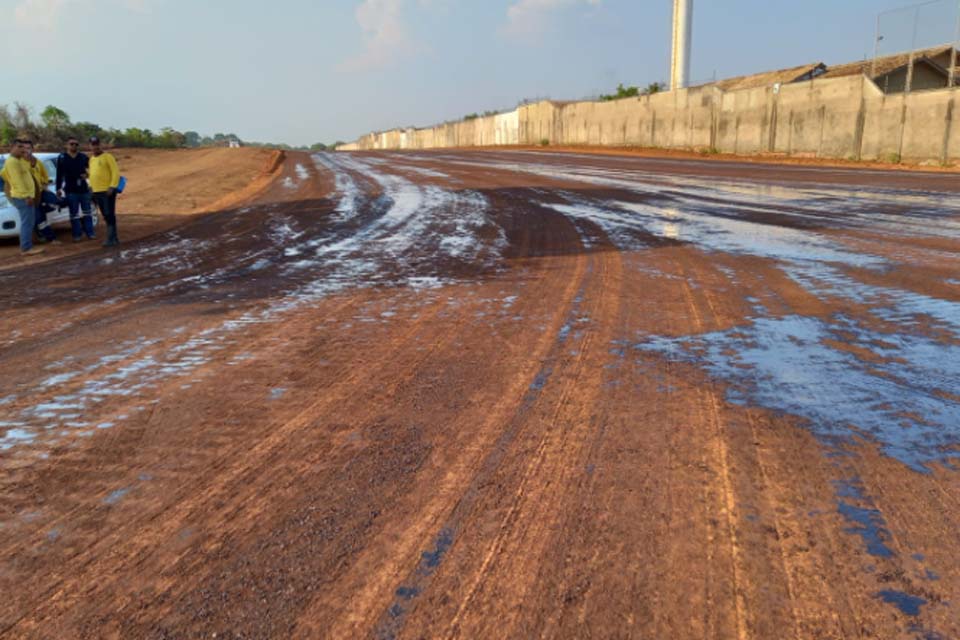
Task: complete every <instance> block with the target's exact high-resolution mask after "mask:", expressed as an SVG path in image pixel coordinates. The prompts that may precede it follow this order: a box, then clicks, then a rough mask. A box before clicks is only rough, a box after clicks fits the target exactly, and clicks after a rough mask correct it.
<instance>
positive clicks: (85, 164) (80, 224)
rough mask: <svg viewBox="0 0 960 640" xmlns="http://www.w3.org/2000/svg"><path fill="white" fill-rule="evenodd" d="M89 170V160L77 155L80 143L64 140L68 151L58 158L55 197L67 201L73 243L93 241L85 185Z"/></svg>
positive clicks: (91, 213) (87, 187) (88, 188)
mask: <svg viewBox="0 0 960 640" xmlns="http://www.w3.org/2000/svg"><path fill="white" fill-rule="evenodd" d="M89 167H90V159H89V158H88V157H87V154H85V153H83V152H82V151H80V142H79V141H78V140H77V139H76V138H75V137H74V136H70V137H69V138H67V150H66V151H64V152H63V153H61V154H60V155H59V156H57V194H58V195H59V196H60V197H61V198H65V199H66V201H67V207H69V208H70V231H71V232H72V234H73V241H74V242H80V241H81V240H83V236H84V235H86V236H87V237H88V238H90V239H91V240H92V239H94V238H96V235H95V234H94V232H93V205H92V204H91V199H90V185H88V184H87V170H88V169H89ZM81 213H82V215H81Z"/></svg>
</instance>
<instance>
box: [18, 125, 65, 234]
mask: <svg viewBox="0 0 960 640" xmlns="http://www.w3.org/2000/svg"><path fill="white" fill-rule="evenodd" d="M24 146H25V147H26V156H25V158H26V159H27V161H29V162H30V173H31V175H32V176H33V181H34V182H35V183H36V185H37V188H36V195H35V196H34V199H35V202H34V210H33V215H34V219H33V221H34V223H35V224H36V230H37V235H38V236H39V237H40V241H41V242H53V243H57V234H55V233H54V232H53V228H51V227H50V223H49V222H47V211H52V210H53V208H54V207H56V206H57V205H59V204H60V201H59V200H58V199H57V196H55V195H54V194H53V193H52V192H50V191H48V190H47V185H49V184H50V174H49V173H48V172H47V167H46V166H45V165H44V164H43V162H42V161H41V160H40V159H39V158H37V157H36V156H35V155H33V143H32V142H30V143H29V144H26V145H24ZM57 244H59V243H57Z"/></svg>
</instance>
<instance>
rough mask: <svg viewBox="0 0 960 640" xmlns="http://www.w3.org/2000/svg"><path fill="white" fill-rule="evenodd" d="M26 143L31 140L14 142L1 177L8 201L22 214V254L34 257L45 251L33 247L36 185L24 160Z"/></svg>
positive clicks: (28, 163)
mask: <svg viewBox="0 0 960 640" xmlns="http://www.w3.org/2000/svg"><path fill="white" fill-rule="evenodd" d="M25 142H29V140H25V139H21V138H17V140H15V141H14V143H13V147H12V148H11V149H10V155H9V156H7V159H6V161H5V162H4V163H3V171H2V172H0V176H2V177H3V185H4V191H5V192H6V193H7V199H8V200H9V201H10V204H12V205H13V206H14V208H15V209H16V210H17V213H19V214H20V253H21V255H25V256H33V255H36V254H38V253H43V249H41V248H39V247H34V246H33V214H34V209H33V208H34V205H35V202H36V200H35V196H36V183H35V182H34V180H33V174H32V173H31V172H30V162H29V161H27V160H26V159H25V158H24V156H25V154H26V149H25V147H24V143H25Z"/></svg>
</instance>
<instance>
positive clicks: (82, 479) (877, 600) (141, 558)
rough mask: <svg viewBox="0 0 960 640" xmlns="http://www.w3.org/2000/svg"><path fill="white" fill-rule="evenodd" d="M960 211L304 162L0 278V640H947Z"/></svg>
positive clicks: (847, 193)
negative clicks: (139, 232) (171, 217)
mask: <svg viewBox="0 0 960 640" xmlns="http://www.w3.org/2000/svg"><path fill="white" fill-rule="evenodd" d="M957 191H958V188H957V184H956V182H955V180H953V179H952V177H949V176H937V175H934V174H924V175H917V174H908V173H892V174H885V173H880V172H862V173H861V172H856V171H840V172H838V171H829V170H826V169H821V168H796V167H785V166H775V167H755V166H751V165H746V164H739V165H737V164H731V163H700V162H689V161H684V160H680V159H671V160H649V159H641V158H631V157H603V156H596V157H589V158H583V157H574V156H570V155H565V154H544V153H537V154H530V153H517V152H498V153H492V152H482V153H481V152H446V153H421V154H410V153H405V154H387V153H371V154H334V155H324V156H317V157H316V158H311V157H310V156H308V155H306V154H288V156H287V158H286V159H285V161H284V164H283V166H282V167H281V169H280V172H279V174H278V175H277V176H276V179H275V180H273V182H272V183H271V186H270V187H269V188H268V190H267V191H266V192H264V193H262V194H261V195H259V196H258V197H256V198H254V199H252V200H251V201H249V202H247V203H245V204H244V205H242V206H239V205H237V206H235V207H233V208H231V209H229V210H225V211H220V212H216V213H212V214H209V215H206V216H201V217H194V218H191V219H189V220H188V221H187V222H186V223H184V224H182V225H180V226H178V227H177V228H176V229H173V230H170V231H165V232H161V233H156V234H153V235H150V236H147V237H144V238H141V239H138V240H135V241H131V242H127V243H125V244H124V245H123V246H122V247H121V248H120V249H119V250H115V251H108V250H97V251H93V252H87V253H83V254H80V255H74V256H67V257H64V258H62V259H60V260H56V261H52V262H47V263H42V264H37V265H30V266H23V267H20V268H13V269H8V270H6V271H3V272H0V285H2V286H0V307H2V308H3V310H4V312H3V314H2V317H0V324H2V329H3V331H2V333H0V336H2V337H0V363H2V366H0V483H2V484H0V532H2V535H0V592H2V593H3V594H4V596H5V597H4V598H2V599H0V637H4V638H201V637H203V638H210V637H216V638H359V637H370V638H441V637H443V638H531V637H550V638H737V639H745V638H758V639H769V638H776V639H780V638H804V639H806V638H809V639H814V638H817V639H823V638H955V637H960V616H958V615H957V608H956V607H957V606H958V603H960V540H958V538H957V532H958V531H960V482H958V478H960V475H958V471H957V470H956V469H957V468H956V466H955V465H956V463H957V462H958V458H960V448H958V442H960V426H958V424H960V423H958V421H957V416H958V415H960V408H958V404H960V389H958V387H957V382H956V380H957V377H956V376H954V373H955V372H956V371H957V366H958V365H957V364H956V362H960V358H958V359H956V360H952V356H953V355H954V354H956V352H957V348H958V332H960V326H958V325H960V314H958V311H957V310H958V309H960V281H958V280H957V278H958V275H957V274H958V273H960V270H958V266H960V230H958V225H960V217H958V211H957V210H956V208H955V207H956V206H957V205H956V196H957V193H956V192H957Z"/></svg>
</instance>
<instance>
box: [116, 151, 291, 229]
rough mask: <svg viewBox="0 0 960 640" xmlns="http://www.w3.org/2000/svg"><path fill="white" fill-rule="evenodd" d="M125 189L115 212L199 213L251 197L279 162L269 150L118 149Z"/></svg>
mask: <svg viewBox="0 0 960 640" xmlns="http://www.w3.org/2000/svg"><path fill="white" fill-rule="evenodd" d="M114 154H115V155H116V156H117V162H118V163H119V164H120V170H121V171H122V173H123V174H124V175H125V176H126V177H127V180H128V182H129V185H130V186H129V187H128V188H127V191H126V193H124V194H123V196H122V198H121V201H120V202H119V203H118V209H119V212H120V214H121V215H122V214H131V213H147V214H150V213H160V214H181V215H182V214H191V213H205V212H208V211H217V210H220V209H224V208H228V207H230V206H232V205H233V204H237V203H238V202H242V201H244V200H246V199H247V198H250V197H253V196H255V195H256V194H257V193H258V192H260V191H262V190H263V188H264V187H266V185H268V184H269V183H270V180H271V179H272V177H273V174H274V173H275V172H276V170H277V168H278V167H279V166H280V165H281V164H282V163H283V157H284V154H283V152H282V151H271V150H269V149H252V148H241V149H224V148H217V149H187V150H176V151H167V150H160V149H118V150H116V151H115V152H114Z"/></svg>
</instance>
